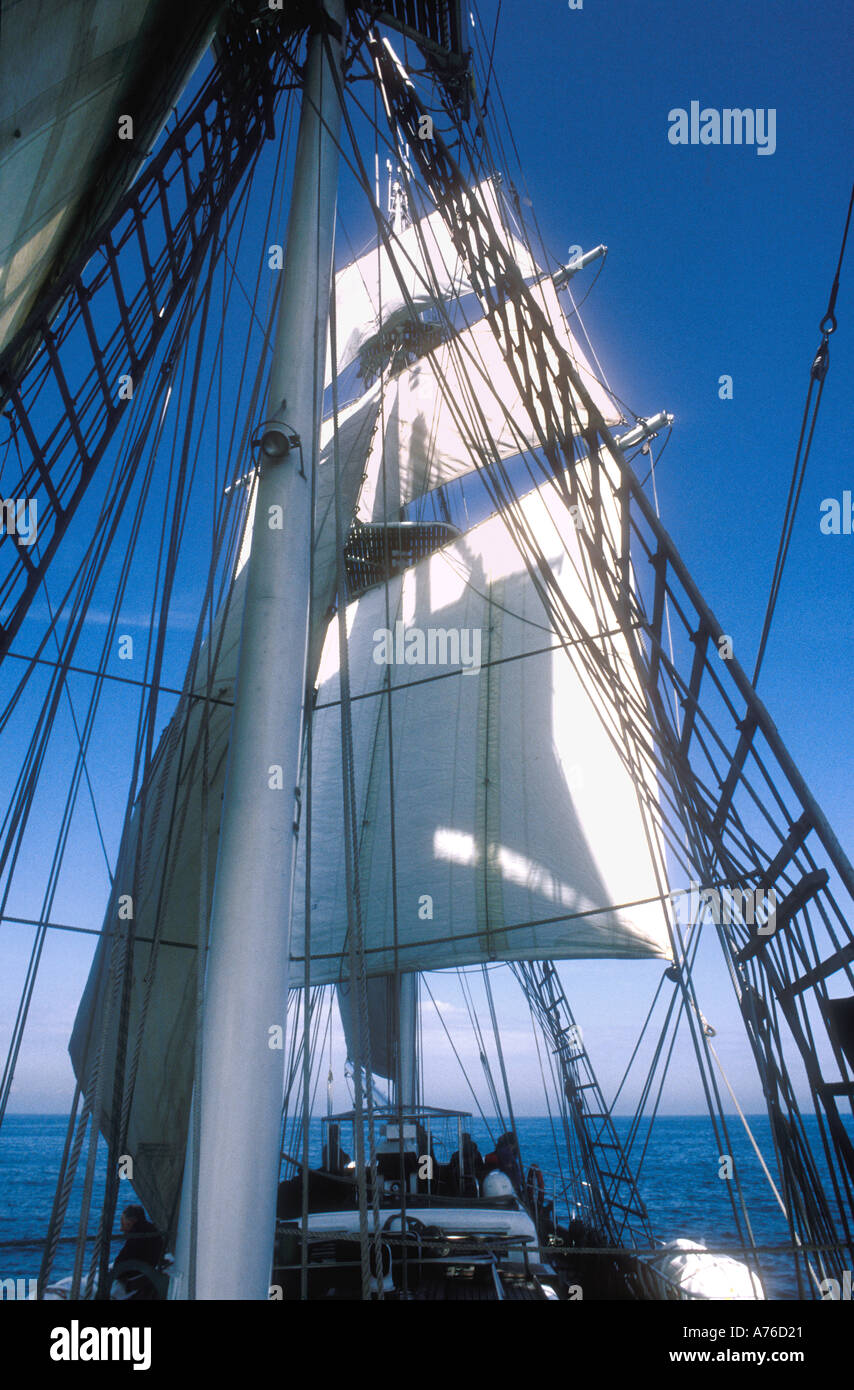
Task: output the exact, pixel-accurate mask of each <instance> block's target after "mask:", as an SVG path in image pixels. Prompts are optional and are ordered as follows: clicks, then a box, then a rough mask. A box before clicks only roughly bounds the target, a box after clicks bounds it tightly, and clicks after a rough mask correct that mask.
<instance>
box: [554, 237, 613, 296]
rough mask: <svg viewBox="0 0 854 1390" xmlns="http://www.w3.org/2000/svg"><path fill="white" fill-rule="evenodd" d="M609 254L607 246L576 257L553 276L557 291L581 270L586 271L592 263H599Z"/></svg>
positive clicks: (596, 247) (597, 247)
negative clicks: (600, 259)
mask: <svg viewBox="0 0 854 1390" xmlns="http://www.w3.org/2000/svg"><path fill="white" fill-rule="evenodd" d="M607 254H608V248H607V246H594V248H593V250H592V251H585V252H584V254H583V255H581V256H576V257H575V258H574V259H573V260H571V261H570V262H569V264H568V265H563V266H561V268H560V270H556V271H555V273H554V275H553V276H552V281H553V283H554V287H555V289H556V290H559V289H560V287H561V285H565V284H566V283H567V282H568V281H569V280H571V279H572V277H573V275H577V274H578V272H579V270H584V268H585V266H588V265H590V263H591V261H598V260H599V258H600V257H601V256H607Z"/></svg>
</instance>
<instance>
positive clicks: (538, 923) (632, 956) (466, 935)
mask: <svg viewBox="0 0 854 1390" xmlns="http://www.w3.org/2000/svg"><path fill="white" fill-rule="evenodd" d="M669 898H670V894H669V893H663V894H662V893H653V894H652V895H651V896H650V897H648V898H634V899H633V900H632V901H631V902H624V903H610V904H607V905H605V906H604V907H589V908H584V909H583V910H582V911H580V912H564V913H560V914H559V915H558V916H556V917H539V918H537V919H536V920H535V921H530V922H515V923H511V924H510V925H505V924H502V926H501V927H500V930H501V931H502V932H514V931H530V930H531V928H532V927H549V926H554V925H556V924H557V923H559V922H576V921H581V920H582V919H583V918H585V917H597V916H601V915H602V914H603V913H608V912H614V913H617V912H626V911H628V910H629V909H630V908H633V907H646V906H647V905H648V904H650V903H660V902H663V901H667V900H668V899H669ZM482 935H483V933H482V932H478V931H472V932H455V933H454V935H453V937H450V938H448V939H449V941H452V942H453V943H454V944H456V943H458V942H462V941H474V940H479V939H480V938H481V937H482ZM435 944H436V941H435V938H434V937H429V936H426V937H422V938H420V940H417V941H407V942H406V947H405V949H406V950H407V951H414V950H415V949H416V948H420V947H421V946H435ZM362 949H363V950H364V953H365V955H369V956H370V955H382V954H383V953H384V952H387V951H388V950H389V947H388V946H386V945H382V946H365V947H363V948H362ZM338 958H339V952H338V951H318V952H316V953H315V955H314V959H315V961H321V960H338ZM614 959H615V960H647V959H650V960H662V959H667V958H666V957H661V956H658V955H655V954H653V953H652V952H650V953H649V954H648V955H646V954H644V955H640V954H637V953H635V952H631V953H628V954H626V955H624V956H622V955H621V956H615V957H614ZM291 960H292V961H299V962H300V963H301V962H302V960H303V957H302V956H301V955H292V956H291ZM475 963H476V964H481V963H482V962H481V961H476V962H475Z"/></svg>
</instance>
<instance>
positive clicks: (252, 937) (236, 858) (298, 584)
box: [176, 0, 345, 1299]
mask: <svg viewBox="0 0 854 1390" xmlns="http://www.w3.org/2000/svg"><path fill="white" fill-rule="evenodd" d="M320 18H321V20H323V21H324V22H325V27H326V28H327V31H328V37H329V48H328V49H327V48H326V47H325V44H324V38H323V35H322V33H320V32H318V31H316V32H315V33H314V34H313V36H312V38H311V41H310V47H309V57H308V64H307V71H306V79H305V89H304V95H303V105H302V113H301V117H300V128H299V140H298V144H297V154H296V163H295V168H294V183H293V193H292V199H291V207H290V214H289V219H288V240H287V250H286V257H285V265H284V270H283V272H282V273H283V276H284V280H283V283H282V287H281V299H280V311H279V321H278V327H277V334H276V344H275V354H274V359H273V366H272V372H271V381H270V396H269V402H268V407H267V417H268V418H267V420H266V422H265V424H264V427H263V432H262V438H261V476H260V481H259V484H258V499H257V505H256V511H255V523H254V529H253V534H252V553H251V558H250V560H249V573H248V582H247V593H246V607H245V610H244V616H243V628H242V635H241V646H240V666H239V675H238V682H237V691H236V697H235V707H234V718H233V722H232V731H231V748H230V755H229V756H230V764H229V770H228V776H227V781H226V790H225V801H224V806H223V818H222V828H221V831H220V838H219V851H218V856H217V871H216V886H215V890H214V898H213V907H212V915H211V947H210V956H209V961H208V968H207V978H206V995H205V1013H204V1027H203V1035H202V1036H203V1064H202V1078H201V1087H198V1085H197V1089H196V1093H195V1095H194V1102H193V1103H194V1106H195V1105H196V1104H199V1105H200V1145H199V1185H198V1221H197V1241H196V1297H197V1298H199V1299H266V1298H267V1297H268V1292H269V1283H270V1267H271V1258H272V1245H273V1235H274V1230H275V1217H276V1195H277V1183H278V1174H279V1145H280V1132H279V1131H280V1120H281V1107H282V1093H283V1074H284V1066H283V1059H284V1052H283V1051H282V1048H281V1035H279V1037H278V1038H277V1035H276V1032H275V1030H276V1029H277V1028H280V1029H281V1030H282V1033H283V1032H284V1026H285V1013H286V1008H287V994H288V959H289V951H290V934H291V897H292V890H293V867H294V854H295V848H296V834H295V833H294V825H295V821H296V820H297V811H296V806H295V795H294V789H295V788H296V787H297V785H298V782H299V755H300V740H301V732H302V717H303V702H304V698H305V681H306V645H307V636H308V609H309V586H310V548H311V535H312V511H311V493H312V473H313V468H314V464H315V459H316V453H317V440H318V434H319V424H320V408H321V401H322V387H323V380H324V368H325V358H326V333H327V318H328V306H329V293H330V282H331V274H332V249H333V233H334V218H335V198H336V186H337V179H338V148H337V138H338V131H339V129H340V117H341V111H340V103H339V98H338V92H337V87H336V80H335V73H334V72H333V71H332V69H331V66H330V60H331V62H334V63H335V65H336V68H337V71H338V73H339V74H340V64H341V38H342V31H343V26H344V22H345V16H344V0H325V15H323V14H321V16H320ZM327 54H328V56H327ZM294 436H298V439H299V441H300V442H301V447H300V446H299V445H298V444H296V443H293V437H294ZM277 527H280V528H281V529H277ZM277 1042H278V1046H276V1043H277ZM191 1133H192V1131H191ZM188 1166H189V1160H188ZM187 1178H188V1174H186V1173H185V1182H184V1193H185V1194H187V1193H188V1187H189V1184H188V1181H187ZM190 1206H191V1203H190V1202H189V1201H186V1200H182V1205H181V1218H180V1227H179V1235H178V1243H177V1245H178V1248H177V1251H176V1264H177V1265H178V1276H179V1278H178V1290H176V1292H177V1296H178V1297H181V1296H184V1297H186V1296H187V1292H188V1291H187V1288H186V1274H187V1255H188V1252H189V1248H190V1244H189V1237H190V1221H191V1212H190Z"/></svg>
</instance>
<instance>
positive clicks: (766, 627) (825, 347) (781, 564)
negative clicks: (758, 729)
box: [752, 185, 854, 687]
mask: <svg viewBox="0 0 854 1390" xmlns="http://www.w3.org/2000/svg"><path fill="white" fill-rule="evenodd" d="M852 208H854V185H852V188H851V197H850V199H849V202H848V213H847V216H846V218H845V230H844V231H843V233H842V245H841V247H840V248H839V259H838V261H837V263H836V273H835V275H834V277H833V285H832V287H831V291H830V298H829V300H828V305H827V311H826V313H825V315H824V317H823V318H822V321H821V323H820V324H819V332H820V333H821V343H820V344H819V348H818V351H817V352H816V355H815V358H814V359H813V363H812V366H811V368H810V382H809V389H808V391H807V398H806V402H805V404H804V413H803V418H802V420H801V431H800V435H799V437H798V445H797V448H796V450H795V462H794V466H793V469H792V478H791V482H790V483H789V495H788V497H787V498H786V506H785V510H784V513H783V527H782V533H781V536H780V542H779V545H778V548H777V557H776V559H775V561H774V573H773V575H772V578H771V592H770V594H769V597H768V606H767V608H766V611H765V620H764V622H763V624H762V635H761V637H760V639H759V650H758V652H757V656H756V666H755V668H754V671H753V682H752V684H753V685H754V687H755V686H756V683H757V681H758V679H759V672H760V670H761V668H762V662H763V659H764V656H765V648H766V646H767V643H768V637H769V634H770V631H771V624H772V622H773V619H774V612H775V609H776V607H777V600H778V598H779V596H780V589H781V587H782V583H783V570H784V568H785V564H786V560H787V558H788V554H789V546H790V543H791V539H792V533H793V531H794V526H795V516H796V514H797V509H798V502H799V501H800V496H801V489H802V488H803V484H804V477H805V476H806V469H807V461H808V459H809V455H810V449H811V447H812V440H813V434H814V432H815V427H816V422H817V420H818V412H819V407H820V406H821V398H822V394H823V392H824V383H825V379H826V377H827V369H828V366H829V363H830V335H831V333H835V331H836V327H837V324H836V313H835V310H836V296H837V294H838V292H839V276H840V273H841V271H842V261H843V258H844V256H845V246H846V243H847V241H848V229H849V227H850V225H851V211H852ZM816 382H818V391H817V392H816V399H815V405H814V406H813V411H812V417H811V418H810V414H809V412H810V402H811V400H812V394H813V389H814V387H815V384H816ZM808 420H809V434H808V436H807V441H806V447H804V433H805V431H806V429H807V421H808ZM802 448H803V449H804V452H803V458H801V449H802Z"/></svg>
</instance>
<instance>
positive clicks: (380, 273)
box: [326, 179, 538, 384]
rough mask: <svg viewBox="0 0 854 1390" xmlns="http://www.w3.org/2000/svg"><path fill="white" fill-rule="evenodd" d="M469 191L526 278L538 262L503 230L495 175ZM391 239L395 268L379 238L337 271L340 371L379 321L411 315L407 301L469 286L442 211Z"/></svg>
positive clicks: (430, 299) (421, 301) (429, 299)
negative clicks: (373, 244)
mask: <svg viewBox="0 0 854 1390" xmlns="http://www.w3.org/2000/svg"><path fill="white" fill-rule="evenodd" d="M472 196H473V197H476V198H477V199H478V200H479V201H480V203H481V206H482V207H483V209H484V211H485V212H486V214H487V216H488V217H489V219H490V221H491V222H492V225H493V227H494V228H495V230H496V233H497V234H498V236H499V237H500V238H501V240H502V241H503V242H504V245H505V246H506V247H507V249H508V251H509V252H510V254H511V255H512V256H513V259H514V260H515V261H516V264H517V265H518V266H519V269H520V271H521V272H522V275H523V276H524V277H525V278H526V279H527V278H529V277H530V276H532V275H536V274H537V273H538V268H537V265H536V262H535V261H534V259H533V257H532V255H531V253H530V251H529V250H528V248H527V246H525V244H524V243H523V242H522V241H521V240H520V239H519V238H518V237H516V236H514V235H513V233H512V232H511V231H506V230H505V231H502V228H504V227H505V226H506V223H507V217H506V215H505V214H504V213H503V212H502V209H501V207H500V204H499V199H498V194H497V191H496V188H495V184H494V182H493V180H492V179H486V180H485V181H484V182H483V183H482V184H479V185H478V187H477V188H476V189H475V190H474V193H473V195H472ZM390 239H391V243H392V246H393V249H394V260H395V263H396V265H397V270H395V265H394V264H393V263H392V258H391V256H390V255H389V252H388V250H387V249H386V247H385V245H382V244H381V245H380V246H379V248H375V249H373V250H371V251H368V252H366V254H365V255H364V256H360V257H359V259H358V260H356V261H353V262H351V264H350V265H348V266H345V267H344V269H343V270H340V271H339V272H338V274H337V275H336V277H335V312H336V319H337V322H336V339H337V345H338V370H339V372H340V371H343V369H344V368H345V367H346V366H348V365H349V363H350V362H352V361H354V359H355V358H356V357H357V356H358V354H359V352H360V350H361V349H362V348H363V347H364V345H365V344H366V343H367V342H369V341H370V339H371V338H373V337H375V336H376V334H377V333H378V332H379V330H380V328H381V327H382V326H383V325H388V324H390V323H391V322H392V321H394V319H395V317H396V316H399V315H401V313H403V314H404V316H405V317H409V314H410V309H409V304H410V302H411V303H412V304H413V305H415V306H416V307H419V306H420V307H423V306H425V305H430V304H435V303H437V302H438V301H440V300H443V299H448V298H450V296H451V295H466V294H469V293H470V292H471V285H470V284H469V282H468V280H467V278H466V273H465V269H464V267H463V264H462V261H461V260H460V257H459V254H458V252H457V250H456V248H455V246H454V243H453V241H452V240H451V236H450V233H449V232H448V229H447V227H446V225H445V221H444V218H443V216H442V214H441V213H440V212H438V211H437V212H432V213H430V214H429V216H427V217H424V218H422V219H421V220H420V221H418V222H413V223H412V225H411V226H409V227H407V228H405V229H404V230H403V231H402V232H400V233H399V234H398V235H396V236H391V238H390ZM398 271H399V272H400V278H398V273H397V272H398ZM401 280H402V282H403V283H402V284H401ZM326 377H327V384H328V382H329V381H330V380H331V377H332V372H331V356H330V357H329V361H328V364H327V372H326Z"/></svg>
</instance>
